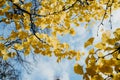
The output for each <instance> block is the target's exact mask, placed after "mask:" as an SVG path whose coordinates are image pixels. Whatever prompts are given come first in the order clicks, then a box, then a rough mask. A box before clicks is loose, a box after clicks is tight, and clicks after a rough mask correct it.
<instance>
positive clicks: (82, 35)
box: [0, 10, 120, 80]
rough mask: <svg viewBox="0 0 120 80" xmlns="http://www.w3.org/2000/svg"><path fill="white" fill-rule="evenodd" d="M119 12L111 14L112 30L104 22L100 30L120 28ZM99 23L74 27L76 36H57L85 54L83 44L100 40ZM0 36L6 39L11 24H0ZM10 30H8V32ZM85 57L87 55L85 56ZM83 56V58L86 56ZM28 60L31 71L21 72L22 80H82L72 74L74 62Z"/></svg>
mask: <svg viewBox="0 0 120 80" xmlns="http://www.w3.org/2000/svg"><path fill="white" fill-rule="evenodd" d="M119 14H120V10H117V11H114V12H113V17H112V24H113V29H110V25H109V23H108V22H107V20H106V21H105V26H100V29H105V30H110V31H111V32H112V31H114V30H115V29H116V28H118V27H120V26H119V25H120V22H119V21H120V15H119ZM99 23H100V22H96V23H95V24H94V25H91V23H90V24H89V26H88V28H87V29H85V28H84V27H83V25H81V26H80V27H75V30H76V33H77V34H76V35H75V36H70V35H65V36H62V37H61V36H59V39H60V41H61V42H67V43H69V44H70V46H71V48H72V49H75V50H80V51H81V52H87V49H84V47H83V46H84V42H85V41H87V39H89V38H90V37H91V36H94V37H95V38H96V39H97V40H96V42H97V41H99V40H100V36H101V32H99V36H97V29H98V27H97V26H98V25H99ZM0 25H1V26H0V35H4V36H5V37H7V36H8V35H9V34H10V30H12V29H14V28H13V27H12V26H13V24H9V25H5V24H2V23H0ZM9 29H10V30H9ZM86 55H87V54H86ZM86 55H85V56H86ZM85 56H83V57H81V60H80V61H78V63H80V64H81V65H83V66H84V65H85V62H84V60H85ZM27 58H28V60H29V61H30V62H31V64H32V65H30V66H31V67H32V71H31V73H30V74H27V73H25V72H24V71H23V74H22V79H23V80H55V79H56V78H60V80H82V76H81V75H77V74H75V73H74V70H73V67H74V64H75V63H76V61H75V60H74V59H73V60H67V59H64V60H62V61H61V62H60V63H57V62H56V60H57V59H56V57H55V56H52V57H45V56H42V55H37V57H36V60H37V61H34V60H33V59H32V58H31V55H29V56H27Z"/></svg>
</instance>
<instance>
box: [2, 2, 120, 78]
mask: <svg viewBox="0 0 120 80" xmlns="http://www.w3.org/2000/svg"><path fill="white" fill-rule="evenodd" d="M38 3H40V5H39V6H38V7H37V6H36V7H37V10H36V12H35V11H34V10H33V7H35V6H34V3H32V2H25V1H24V0H22V2H21V1H20V0H0V16H4V17H1V18H0V21H2V22H5V23H6V24H9V23H12V22H14V24H15V28H16V29H15V30H13V31H12V32H11V34H10V36H9V37H8V38H6V39H0V56H2V57H3V59H4V60H7V59H8V58H9V57H14V56H15V55H16V53H15V52H10V51H12V50H11V49H13V50H18V51H23V53H24V55H25V56H27V55H28V54H30V52H31V51H33V52H34V53H36V54H41V55H45V56H51V55H55V56H56V57H57V58H58V59H57V61H58V62H59V61H60V60H61V59H62V58H68V59H73V58H74V57H75V58H76V60H77V61H78V60H80V56H81V53H80V52H79V51H75V50H71V48H70V47H69V44H67V43H61V42H60V41H59V40H58V38H57V36H58V34H59V35H62V36H63V35H65V34H71V35H72V36H74V35H75V34H76V33H75V30H74V28H73V26H72V24H75V25H76V26H79V24H80V23H83V22H87V23H88V22H90V21H92V20H93V19H94V20H101V19H102V18H103V16H104V15H105V16H104V18H107V17H109V14H110V9H112V10H114V9H117V8H119V7H120V4H119V0H99V1H98V0H42V1H40V2H39V1H38ZM15 10H16V11H15ZM87 23H86V26H87ZM33 24H34V25H33ZM33 28H34V29H33ZM46 29H49V30H50V33H43V32H42V31H45V30H46ZM114 36H115V37H114V38H111V37H110V33H109V32H106V33H103V35H102V41H101V42H99V43H97V44H95V49H90V51H89V54H88V57H87V58H86V60H85V62H86V71H85V72H84V70H83V69H82V66H80V65H79V64H75V66H74V71H75V73H77V74H80V75H81V74H82V75H84V78H85V79H86V80H89V79H91V80H97V79H98V78H99V79H100V80H103V76H102V75H101V74H107V75H108V74H112V73H113V71H114V70H115V71H116V72H118V71H119V67H118V66H119V64H118V63H119V58H120V55H119V51H117V52H116V53H114V54H111V58H112V57H113V58H114V59H113V60H111V59H109V60H108V61H107V60H106V56H105V55H106V54H103V51H106V52H107V51H108V52H112V51H114V50H116V49H117V48H118V47H119V45H117V46H115V45H114V44H115V43H116V42H118V41H119V40H120V29H117V30H116V31H115V32H114ZM2 37H4V36H2ZM17 39H19V40H20V41H19V42H17ZM93 42H94V38H93V37H92V38H90V39H88V41H87V42H85V44H84V47H85V48H86V47H88V46H90V45H92V44H93ZM6 43H7V44H6ZM8 43H9V45H8ZM96 49H99V50H101V51H99V53H97V52H96ZM108 56H109V55H108ZM101 58H102V59H101ZM116 59H118V60H116ZM110 61H113V62H114V63H115V64H110V63H109V62H110ZM113 67H115V69H114V68H113ZM106 68H107V69H106ZM100 73H101V74H100ZM118 77H119V74H116V75H113V78H115V80H116V79H117V78H118Z"/></svg>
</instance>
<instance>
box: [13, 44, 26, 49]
mask: <svg viewBox="0 0 120 80" xmlns="http://www.w3.org/2000/svg"><path fill="white" fill-rule="evenodd" d="M14 48H15V49H17V50H22V49H23V48H24V47H23V46H22V44H15V45H14Z"/></svg>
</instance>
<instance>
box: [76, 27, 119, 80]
mask: <svg viewBox="0 0 120 80" xmlns="http://www.w3.org/2000/svg"><path fill="white" fill-rule="evenodd" d="M119 33H120V28H117V29H116V30H115V31H114V36H111V32H110V31H105V32H103V34H102V38H101V39H102V40H101V42H98V43H96V44H93V40H94V38H90V39H88V41H87V42H85V47H87V46H89V45H92V44H93V45H94V48H92V49H90V50H89V52H88V53H89V54H88V56H87V57H86V60H85V63H86V68H85V71H84V73H82V74H81V73H78V72H80V71H82V70H84V69H82V70H81V68H79V70H80V71H79V70H77V71H78V72H77V71H76V69H77V68H75V67H74V71H75V73H77V74H80V75H83V78H84V79H85V80H98V79H99V80H104V79H105V78H106V79H110V78H111V79H112V80H119V79H120V76H119V74H120V63H119V62H120V43H119V41H120V34H119ZM75 66H76V65H75ZM105 76H108V78H107V77H105Z"/></svg>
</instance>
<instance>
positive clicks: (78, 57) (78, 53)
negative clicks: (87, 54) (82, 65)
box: [76, 51, 80, 61]
mask: <svg viewBox="0 0 120 80" xmlns="http://www.w3.org/2000/svg"><path fill="white" fill-rule="evenodd" d="M76 60H77V61H78V60H80V52H79V51H78V52H77V55H76Z"/></svg>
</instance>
